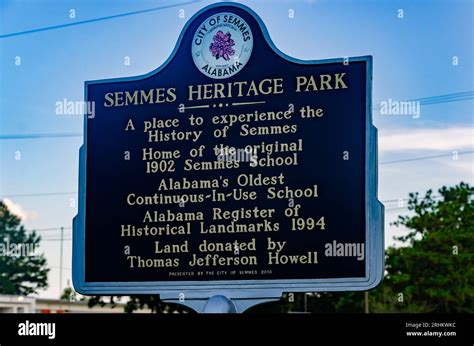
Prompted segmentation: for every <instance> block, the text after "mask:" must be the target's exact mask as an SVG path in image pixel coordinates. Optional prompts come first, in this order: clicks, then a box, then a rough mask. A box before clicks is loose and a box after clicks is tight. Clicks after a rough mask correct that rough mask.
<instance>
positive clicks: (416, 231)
mask: <svg viewBox="0 0 474 346" xmlns="http://www.w3.org/2000/svg"><path fill="white" fill-rule="evenodd" d="M473 192H474V189H473V188H472V187H470V186H469V185H468V184H464V183H461V184H459V185H457V186H454V187H450V188H446V187H443V188H441V189H440V190H439V193H440V195H441V199H437V198H435V197H433V194H432V191H431V190H429V191H428V192H426V194H425V196H424V197H423V198H420V197H419V195H418V194H410V199H409V203H408V209H409V210H410V211H413V212H414V213H415V215H413V216H399V218H398V221H397V222H395V225H397V226H405V227H406V228H407V229H408V230H409V231H408V233H407V234H406V235H404V236H401V237H398V238H397V240H399V241H401V242H403V243H407V244H408V246H404V247H397V248H395V247H391V248H389V249H387V263H386V270H387V273H388V274H387V276H386V278H385V280H386V283H385V284H386V285H388V286H389V287H390V288H391V289H392V290H393V291H394V292H401V293H403V295H404V300H406V301H407V303H408V304H415V305H418V306H420V305H421V306H422V307H423V309H421V310H422V311H424V312H474V266H473V264H474V205H473V204H472V203H471V195H472V194H473ZM402 305H403V304H402Z"/></svg>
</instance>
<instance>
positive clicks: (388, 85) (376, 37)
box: [0, 0, 474, 297]
mask: <svg viewBox="0 0 474 346" xmlns="http://www.w3.org/2000/svg"><path fill="white" fill-rule="evenodd" d="M183 3H184V4H183ZM211 3H213V2H212V1H199V2H198V1H192V2H186V1H152V0H146V1H145V0H136V1H131V0H129V1H126V0H115V1H111V0H105V1H100V2H99V1H91V0H87V1H86V0H84V1H80V0H74V1H68V0H66V1H59V0H56V1H52V0H39V1H19V0H1V1H0V76H1V77H0V83H1V84H0V146H1V147H0V162H1V163H0V164H1V170H0V196H2V197H4V198H7V199H8V202H9V203H10V205H11V206H12V208H14V209H15V211H16V212H17V213H18V214H20V215H22V216H23V217H24V223H25V225H26V226H27V227H28V228H30V229H31V228H37V229H45V228H58V227H61V226H63V227H66V228H67V229H66V230H65V234H66V239H70V234H71V230H70V227H71V220H72V218H73V216H74V215H75V214H76V212H77V201H76V200H75V198H76V195H75V194H60V195H41V196H18V195H21V194H28V195H29V194H37V193H56V192H63V193H64V192H74V191H77V188H78V187H77V171H78V150H79V147H80V145H81V143H82V138H81V137H79V136H77V137H63V138H39V139H38V138H34V139H22V138H14V139H6V138H5V136H10V135H31V134H64V133H70V134H81V133H82V124H83V123H82V116H80V115H67V116H66V115H56V114H55V104H56V102H57V101H61V100H63V99H64V98H66V99H68V100H72V101H82V100H83V98H84V95H83V93H84V81H85V80H94V79H103V78H115V77H125V76H134V75H139V74H144V73H147V72H149V71H151V70H153V69H155V68H156V67H158V66H159V65H161V64H162V63H163V62H164V61H165V60H166V59H167V57H168V56H169V55H170V53H171V52H172V50H173V48H174V45H175V43H176V40H177V38H178V36H179V34H180V31H181V29H182V28H183V26H184V25H185V23H186V21H187V20H188V19H189V18H190V17H191V16H192V15H193V14H194V13H195V12H197V11H198V10H200V9H201V8H203V7H205V6H206V5H208V4H211ZM241 3H243V4H246V5H248V6H250V7H251V8H252V9H253V10H254V11H255V12H257V14H259V15H260V16H261V18H262V19H263V21H264V22H265V23H266V25H267V28H268V31H269V33H270V36H271V37H272V39H273V41H274V43H275V44H276V46H277V47H278V48H279V49H280V50H282V51H283V52H284V53H286V54H288V55H290V56H293V57H296V58H300V59H311V60H315V59H326V58H336V57H343V56H359V55H372V56H373V57H374V73H373V75H374V81H373V102H374V105H379V104H380V102H383V101H387V100H388V99H392V100H398V101H401V100H411V99H418V98H425V97H433V96H439V95H446V94H452V93H459V92H468V91H471V92H472V91H473V90H474V85H473V75H474V66H473V61H474V56H473V55H474V49H473V47H474V46H473V44H474V43H473V42H474V37H473V35H474V34H473V33H474V30H473V13H474V12H473V11H474V7H473V6H474V5H473V2H472V1H468V0H455V1H448V0H443V1H441V0H433V1H427V0H426V1H424V0H420V1H416V2H414V1H410V0H408V1H376V0H360V1H347V0H345V1H342V0H341V1H323V0H316V1H303V0H301V1H241ZM158 7H165V8H163V9H156V10H153V11H148V12H143V13H139V14H134V15H126V16H117V17H114V18H110V19H107V20H98V21H91V22H88V23H84V24H79V25H70V26H65V27H58V28H55V29H51V30H38V31H36V32H34V29H41V28H47V27H52V26H61V25H64V24H74V23H77V22H82V21H88V20H92V19H97V18H102V17H109V16H115V15H118V14H124V13H130V12H135V11H141V10H146V9H152V8H158ZM71 9H73V10H75V18H70V14H71ZM180 10H184V11H185V12H184V13H185V18H180V16H179V13H180ZM290 10H293V11H294V18H289V11H290ZM400 10H402V11H403V18H400V14H401V12H400ZM32 30H33V32H31V31H32ZM24 31H30V32H26V33H22V32H24ZM14 33H17V34H16V35H10V34H14ZM17 57H20V58H21V64H20V65H17V64H15V62H16V61H18V60H17ZM125 57H129V58H130V65H126V64H124V61H125ZM455 57H456V58H457V62H458V63H457V64H453V61H454V60H456V58H455ZM469 95H471V97H470V98H469V97H467V98H466V99H465V100H461V101H456V102H443V103H436V104H432V105H426V106H423V105H422V106H421V115H420V117H419V118H417V119H414V118H413V116H411V115H381V114H379V113H378V112H377V111H375V112H374V123H375V125H376V126H377V127H378V129H379V161H380V162H389V161H394V160H395V161H397V160H402V159H409V158H418V157H426V156H438V155H445V154H446V155H450V154H451V153H452V152H453V151H457V152H469V151H472V150H473V139H472V138H473V136H472V135H473V132H472V130H473V122H472V121H473V107H474V104H473V98H472V93H471V94H469ZM18 153H20V155H21V157H20V159H19V160H17V158H18ZM462 180H463V181H466V182H470V183H473V155H472V154H464V155H460V156H459V157H458V159H457V160H456V159H455V157H452V156H445V157H440V158H434V159H426V160H419V161H411V162H400V163H393V164H386V165H381V166H380V167H379V199H380V200H382V201H387V200H388V201H390V200H398V199H399V198H406V197H407V194H408V193H409V192H414V191H420V192H423V191H425V190H426V189H428V188H435V189H437V188H439V187H440V186H442V185H453V184H456V183H458V182H460V181H462ZM71 199H72V200H71ZM386 206H387V209H393V208H396V207H397V203H393V202H389V203H386ZM404 212H406V211H405V210H403V209H395V210H388V211H387V214H386V244H387V245H390V244H392V243H393V240H392V237H393V235H395V234H397V233H398V232H399V230H397V229H395V228H393V226H390V222H392V221H393V220H394V218H395V217H396V216H397V215H398V214H400V213H404ZM41 234H42V235H43V236H44V238H45V241H43V245H42V249H43V251H44V252H45V254H46V256H47V257H48V262H49V264H50V265H51V266H52V271H51V274H50V287H49V288H48V290H46V291H44V292H42V293H41V295H42V296H48V297H56V296H57V295H58V291H59V283H58V278H59V271H58V266H59V242H58V241H56V240H54V239H58V235H59V230H55V229H53V230H48V231H42V232H41ZM48 238H49V239H53V240H46V239H48ZM70 247H71V242H70V241H66V242H65V247H64V249H65V252H64V254H65V257H64V263H65V264H64V267H65V268H67V269H65V270H64V274H63V275H64V284H63V286H65V285H66V280H68V279H69V278H70V267H71V265H70V262H71V251H70Z"/></svg>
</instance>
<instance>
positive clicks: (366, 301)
mask: <svg viewBox="0 0 474 346" xmlns="http://www.w3.org/2000/svg"><path fill="white" fill-rule="evenodd" d="M364 306H365V309H364V310H365V311H364V312H365V313H366V314H368V313H369V291H365V292H364Z"/></svg>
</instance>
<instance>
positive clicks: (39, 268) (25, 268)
mask: <svg viewBox="0 0 474 346" xmlns="http://www.w3.org/2000/svg"><path fill="white" fill-rule="evenodd" d="M40 240H41V237H40V236H39V235H37V234H36V232H35V231H32V232H27V231H26V230H25V228H24V227H23V226H22V225H21V220H20V218H19V217H17V216H16V215H14V214H12V213H11V212H10V211H9V210H8V208H7V206H6V205H5V203H4V202H3V201H0V293H2V294H16V295H28V294H31V293H36V292H37V291H38V289H40V288H45V287H47V285H48V272H49V269H48V268H47V266H46V259H45V257H44V255H42V254H41V255H37V254H36V253H33V254H32V253H31V252H32V251H34V250H35V249H37V247H38V246H39V242H40ZM31 255H34V256H31Z"/></svg>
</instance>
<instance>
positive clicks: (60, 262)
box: [59, 227, 64, 298]
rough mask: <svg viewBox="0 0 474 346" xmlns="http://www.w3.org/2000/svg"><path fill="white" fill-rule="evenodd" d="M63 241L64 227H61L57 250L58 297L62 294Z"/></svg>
mask: <svg viewBox="0 0 474 346" xmlns="http://www.w3.org/2000/svg"><path fill="white" fill-rule="evenodd" d="M63 241H64V227H61V241H60V244H61V245H60V249H59V297H60V298H61V295H62V294H63Z"/></svg>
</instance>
